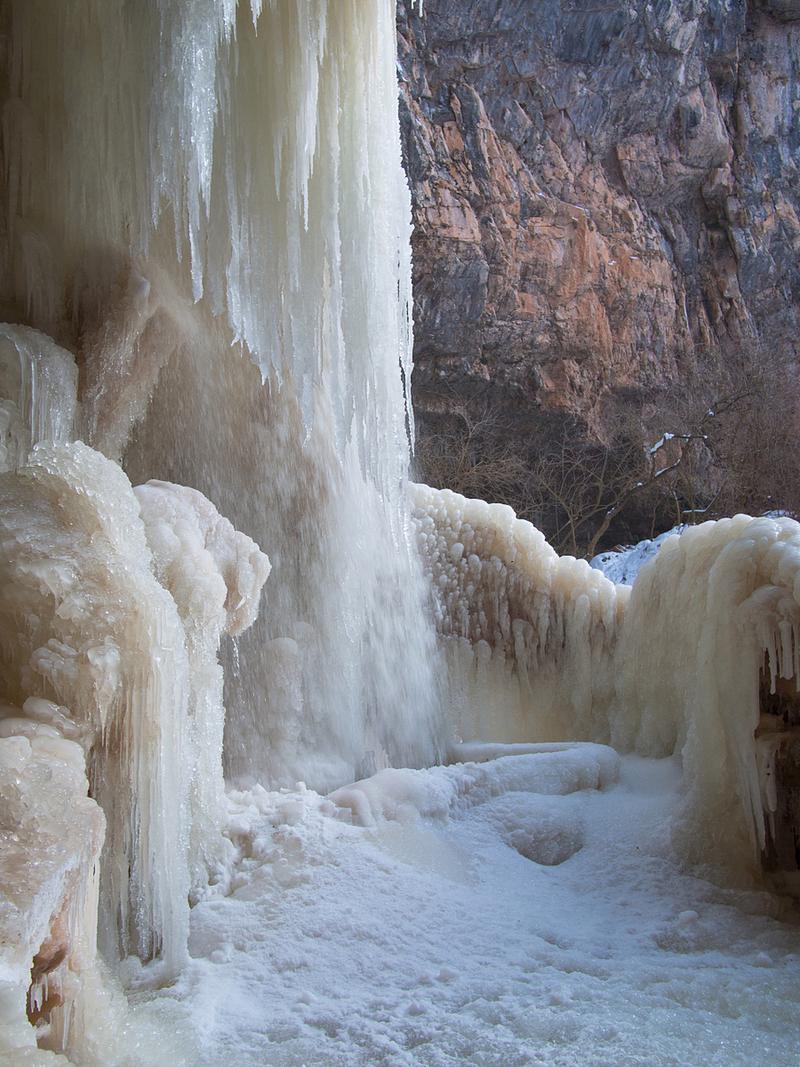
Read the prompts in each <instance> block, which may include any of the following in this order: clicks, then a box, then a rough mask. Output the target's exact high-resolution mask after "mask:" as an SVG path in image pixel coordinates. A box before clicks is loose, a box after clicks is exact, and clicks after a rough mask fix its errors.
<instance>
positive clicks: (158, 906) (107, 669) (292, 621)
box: [0, 0, 445, 975]
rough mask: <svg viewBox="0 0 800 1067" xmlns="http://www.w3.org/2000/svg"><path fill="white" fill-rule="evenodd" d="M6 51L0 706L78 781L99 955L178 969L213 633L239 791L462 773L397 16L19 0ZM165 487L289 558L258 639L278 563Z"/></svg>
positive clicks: (333, 2) (199, 845)
mask: <svg viewBox="0 0 800 1067" xmlns="http://www.w3.org/2000/svg"><path fill="white" fill-rule="evenodd" d="M3 28H4V38H5V40H6V44H7V48H6V50H5V52H4V64H3V69H2V77H3V83H2V90H0V95H2V104H3V110H2V114H3V122H2V131H0V132H1V135H2V154H3V164H4V166H3V178H4V184H3V190H2V192H3V197H4V200H5V204H6V208H7V218H6V220H5V221H6V223H7V225H6V227H5V229H4V240H3V242H2V248H1V249H0V257H1V259H2V264H1V265H2V277H3V282H4V291H3V294H2V296H3V311H4V314H5V316H6V317H8V318H9V319H11V320H12V321H13V320H17V321H18V322H19V323H23V324H24V325H20V326H12V327H8V328H5V332H4V333H3V337H2V342H3V345H2V349H0V366H2V376H1V377H0V385H2V387H3V388H2V390H1V391H2V395H3V396H4V397H6V398H7V402H6V403H5V405H4V407H3V409H2V419H3V421H2V424H0V429H2V431H3V437H2V443H3V449H4V452H3V455H4V460H3V465H4V466H7V467H9V468H12V469H13V468H16V467H19V468H20V469H19V470H17V471H16V472H14V471H13V470H12V472H11V473H9V474H7V475H4V476H3V482H2V497H3V499H2V503H3V513H2V517H1V518H0V523H2V536H3V548H4V555H3V560H2V561H1V562H0V566H2V568H3V579H4V586H3V591H2V594H0V595H1V596H2V603H0V629H2V633H3V640H2V656H3V666H4V668H7V679H6V681H5V682H4V685H5V687H6V689H5V690H4V692H3V693H2V694H0V696H2V697H3V699H4V700H7V701H9V703H10V704H13V705H14V706H16V707H19V708H20V709H21V714H20V715H16V714H15V715H12V716H9V717H8V722H9V723H11V724H12V726H10V727H8V729H13V731H16V732H17V733H18V734H19V735H20V736H27V735H29V734H31V733H34V734H36V733H37V732H38V733H42V732H43V731H44V732H46V730H45V726H46V727H47V729H53V730H56V732H57V733H59V734H61V735H63V736H69V737H70V738H74V740H75V741H76V742H77V743H79V744H80V745H81V747H82V749H83V751H84V752H86V753H87V761H86V770H87V779H88V783H89V790H90V794H91V796H92V797H93V798H94V799H95V800H96V801H97V802H98V803H99V805H100V807H101V808H102V809H103V811H104V813H105V817H106V821H107V832H106V840H105V845H104V848H103V852H102V857H101V860H100V888H99V893H100V903H99V912H100V917H99V934H100V944H101V947H102V950H103V953H104V955H105V956H106V957H107V958H108V959H111V960H115V959H117V958H118V957H119V956H120V955H124V954H126V953H128V952H133V953H135V954H137V955H139V956H140V957H141V958H142V959H143V960H148V959H151V958H153V957H156V958H158V959H159V960H160V961H161V970H160V973H161V974H162V975H168V974H170V973H174V972H175V971H176V970H177V969H178V968H179V967H180V966H181V964H182V961H183V960H184V959H185V946H186V924H187V914H188V911H187V896H188V894H189V891H190V888H191V886H192V883H193V882H195V883H199V882H200V881H201V879H202V876H203V872H204V871H205V869H206V868H207V867H208V865H209V864H211V865H212V866H213V864H214V863H215V862H216V859H217V858H218V856H219V848H220V847H221V846H220V842H219V835H218V833H217V831H218V828H219V823H220V818H221V816H220V800H221V777H220V737H221V731H222V722H223V713H222V693H221V675H220V670H219V665H218V663H217V645H218V642H219V639H220V637H221V636H222V635H223V634H224V635H225V636H224V638H223V646H224V647H223V650H222V654H223V659H224V663H225V666H226V667H227V668H228V669H227V671H226V677H225V694H224V695H225V704H226V706H227V709H228V714H227V719H226V723H225V762H226V766H227V769H228V772H229V773H230V774H231V775H233V776H236V777H239V778H244V779H249V780H252V779H255V778H266V779H269V780H270V781H272V782H274V783H280V782H291V783H293V782H294V781H295V780H296V779H297V778H298V777H304V778H307V779H308V780H309V781H310V782H312V783H314V784H316V785H318V786H320V787H330V786H333V785H338V784H340V783H341V782H342V781H346V780H352V779H353V778H355V777H358V776H359V775H362V774H367V773H370V772H371V771H372V770H375V769H377V768H380V767H383V766H386V765H387V764H389V763H390V762H396V763H416V764H420V763H423V762H425V761H427V760H431V759H433V758H435V757H436V755H437V754H438V753H439V752H441V751H442V750H443V746H444V735H445V731H444V729H443V725H442V722H441V719H440V718H439V717H438V714H437V708H438V705H437V690H436V685H435V644H434V633H433V629H432V627H431V626H430V624H429V623H428V621H427V617H426V615H425V613H424V608H423V603H424V585H423V577H422V571H421V567H420V566H419V562H418V560H417V557H416V555H415V552H414V547H413V544H412V536H411V526H410V516H409V508H408V506H407V501H406V498H405V495H404V492H403V489H402V484H401V483H402V480H403V477H404V475H405V471H406V467H407V461H408V452H409V446H408V442H409V431H410V419H411V413H410V411H409V409H408V406H407V403H406V399H405V394H404V386H403V380H404V379H403V375H405V381H408V378H409V375H410V322H409V293H410V265H409V263H410V249H409V234H410V205H409V196H408V189H407V186H406V183H405V178H404V176H403V173H402V168H401V165H400V144H399V131H398V118H397V85H396V71H395V36H394V10H393V4H392V3H391V0H379V2H376V3H375V4H370V5H367V6H366V7H365V5H364V4H362V3H360V2H359V0H307V2H305V0H304V2H302V3H297V2H296V0H270V2H269V3H265V4H262V3H260V2H259V0H251V2H250V3H246V2H240V3H236V2H234V0H231V2H228V0H202V2H201V3H199V4H189V3H185V2H182V0H156V2H154V3H153V4H151V5H148V6H147V8H146V10H145V9H142V10H140V11H138V12H137V13H136V15H135V16H134V15H133V14H132V13H131V11H130V10H129V5H128V4H127V3H125V2H124V0H110V2H107V0H82V2H81V3H80V4H68V5H60V4H59V5H56V6H55V7H53V5H52V4H50V3H49V2H46V0H41V2H40V0H33V2H29V0H10V2H9V3H8V4H7V5H6V9H5V11H4V23H3ZM58 353H63V359H61V362H60V363H59V359H60V358H61V357H59V356H58V355H57V354H58ZM70 353H74V360H73V358H72V356H71V355H70ZM15 360H16V361H17V362H16V363H15V362H14V361H15ZM76 367H77V371H76ZM9 368H10V369H9ZM59 368H60V369H59ZM56 373H58V374H61V375H62V377H61V378H60V379H58V380H56V377H55V375H56ZM24 374H28V375H29V377H28V378H25V377H24ZM62 386H63V388H62ZM45 387H46V390H49V392H48V391H46V390H45ZM76 388H77V393H78V398H79V401H80V402H79V403H76ZM43 419H44V421H42V420H43ZM48 420H49V421H48ZM73 436H78V437H80V438H83V439H85V440H86V441H87V442H88V445H90V446H92V448H93V449H96V451H93V450H92V448H89V447H87V446H86V445H83V444H67V443H66V442H68V441H69V440H70V439H71V438H72V437H73ZM37 442H44V443H42V444H39V445H38V447H37V448H36V449H35V450H34V452H33V453H32V455H31V457H30V459H29V458H28V452H29V450H30V448H31V446H32V445H34V444H37ZM100 453H103V455H104V456H105V457H107V458H105V459H104V458H103V455H101V454H100ZM112 460H114V461H118V462H119V463H120V464H121V467H122V469H123V470H125V472H126V473H127V475H128V478H126V477H125V475H124V474H123V473H122V470H121V469H120V467H118V466H116V465H115V463H113V462H111V461H112ZM154 477H159V478H162V479H165V480H169V481H170V482H172V483H175V482H179V483H182V484H184V485H192V486H194V487H195V488H196V489H197V490H199V492H202V493H204V494H205V497H207V498H208V500H211V501H213V503H214V505H216V507H217V508H219V511H220V513H221V514H225V515H226V516H228V518H229V519H230V520H231V521H232V522H233V526H235V527H236V529H238V530H244V531H246V533H247V534H248V535H249V537H252V538H254V539H255V540H256V541H257V542H258V543H259V544H263V545H264V546H265V548H267V550H268V551H269V553H270V556H271V558H272V560H273V564H274V573H273V575H272V578H271V583H270V584H271V586H273V589H272V595H271V597H270V609H269V611H262V612H260V613H259V614H258V618H257V619H256V620H255V622H254V624H253V626H252V628H251V634H252V636H251V635H250V634H248V635H246V636H243V637H242V638H239V637H237V635H238V634H239V633H240V632H241V630H242V629H243V628H244V626H245V625H246V623H249V622H250V621H251V620H252V618H253V617H254V616H255V614H256V604H257V602H258V588H259V587H260V584H261V583H262V582H263V579H264V577H265V576H266V566H267V564H266V559H265V557H263V556H262V555H261V554H260V553H259V552H258V550H257V549H256V547H255V543H254V542H253V541H251V540H249V537H245V536H244V535H238V534H236V533H235V531H234V529H233V526H231V527H228V526H226V525H225V523H224V520H222V519H221V518H219V516H218V514H217V512H216V510H214V509H213V508H212V505H211V504H209V503H208V501H207V500H205V499H204V498H203V497H201V496H200V495H199V493H198V494H197V495H194V494H193V493H192V491H191V490H183V489H181V488H178V487H171V488H168V487H167V486H166V485H165V484H164V483H161V484H159V485H154V484H153V483H150V484H148V485H147V486H145V487H144V488H142V489H140V491H139V495H138V500H137V497H136V496H134V495H133V494H132V492H131V488H130V481H129V479H130V480H131V481H134V482H137V481H139V482H144V481H148V480H149V479H152V478H154ZM140 507H141V511H142V512H143V514H144V520H145V522H144V524H143V523H142V519H141V517H140ZM145 530H146V536H145ZM148 540H149V545H148ZM6 690H7V691H6ZM31 700H33V701H34V702H38V703H33V704H32V703H31ZM42 702H47V706H50V705H52V706H53V708H54V709H55V710H54V711H53V712H52V715H51V718H50V720H49V721H48V723H46V724H40V725H38V726H37V725H36V722H37V721H38V720H36V717H35V714H34V711H35V710H36V709H37V708H38V709H39V712H41V709H42V707H44V706H45V704H44V703H42ZM31 709H34V711H32V710H31ZM37 714H38V712H37ZM31 723H34V725H31ZM3 787H4V784H3ZM215 835H216V836H215ZM195 888H196V889H199V888H200V886H199V885H197V884H196V885H195ZM31 936H32V937H33V935H31ZM37 936H38V935H37ZM33 939H34V940H35V937H33ZM26 950H27V949H26Z"/></svg>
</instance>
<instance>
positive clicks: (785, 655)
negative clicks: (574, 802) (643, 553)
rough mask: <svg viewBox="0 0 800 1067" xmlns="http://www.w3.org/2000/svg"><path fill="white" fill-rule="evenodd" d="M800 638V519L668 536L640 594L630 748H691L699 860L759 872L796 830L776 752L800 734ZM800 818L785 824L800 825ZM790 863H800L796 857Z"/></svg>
mask: <svg viewBox="0 0 800 1067" xmlns="http://www.w3.org/2000/svg"><path fill="white" fill-rule="evenodd" d="M798 637H800V525H798V523H796V522H795V521H794V520H792V519H788V518H776V519H771V518H755V519H754V518H750V517H749V516H747V515H737V516H735V517H734V518H732V519H722V520H720V521H718V522H706V523H703V524H702V525H701V526H695V527H690V528H689V529H687V530H686V531H685V532H684V533H683V534H682V535H681V536H680V537H673V538H669V539H668V540H667V541H665V543H664V544H663V545H662V547H661V550H660V551H659V553H658V555H657V556H656V557H655V559H654V560H653V561H652V562H651V563H649V564H647V566H645V567H644V568H643V569H642V570H641V572H640V574H639V576H638V578H637V580H636V582H635V584H634V586H633V590H632V594H631V599H630V602H629V604H628V609H627V612H626V617H625V624H624V627H623V631H622V635H621V639H620V643H619V647H618V650H617V656H616V671H617V686H618V694H619V695H618V703H619V707H620V709H621V712H625V713H626V715H624V716H623V715H622V714H621V716H620V717H621V721H622V723H623V726H624V728H623V730H622V731H621V732H620V735H619V743H620V744H623V745H635V746H636V748H637V749H638V750H639V751H641V752H647V753H650V754H654V755H659V754H664V753H666V752H669V751H671V750H672V749H673V748H674V749H676V750H677V751H679V752H681V753H682V756H683V764H684V773H685V776H686V782H687V786H688V791H687V795H686V798H685V803H684V811H683V818H682V826H681V828H680V830H679V834H680V838H681V840H682V844H683V848H684V851H685V853H686V854H687V855H688V857H689V858H690V859H691V860H692V861H694V862H708V863H712V864H713V863H715V862H717V863H719V862H723V863H725V864H726V865H727V866H729V867H734V868H735V869H739V870H740V871H741V870H743V869H749V870H750V871H751V872H754V871H757V870H758V868H759V866H760V860H761V857H762V854H766V855H767V859H769V854H770V853H771V852H772V851H773V850H774V846H775V838H776V836H777V835H778V833H779V832H782V833H785V832H786V828H785V827H784V828H783V829H782V830H779V827H778V826H777V825H776V815H777V803H778V802H777V796H776V795H775V792H774V788H773V787H770V783H769V780H768V777H769V776H768V771H769V768H770V761H771V757H770V755H769V754H770V753H777V752H778V751H779V750H780V749H781V748H785V747H786V746H791V745H792V743H793V740H792V739H793V736H795V737H796V732H795V734H794V735H793V734H792V731H791V727H792V726H796V725H797V722H798V715H797V700H798V698H797V691H798V683H800V670H798V666H800V661H799V660H798V657H799V656H800V645H799V644H798ZM789 679H791V682H789ZM779 689H780V690H781V691H782V692H783V695H784V698H785V699H784V703H783V706H782V707H779V706H777V704H776V701H775V697H776V696H777V691H778V690H779ZM770 694H772V695H773V696H772V697H771V696H770ZM789 780H790V779H789ZM787 784H788V782H783V783H782V788H783V787H785V786H786V785H787ZM784 799H785V798H782V803H783V802H784ZM798 814H800V813H799V812H798V811H797V810H795V811H794V812H789V811H783V812H782V818H783V819H788V820H790V822H791V823H793V824H794V826H795V827H796V825H797V821H798ZM789 835H790V836H791V829H790V830H789ZM792 851H794V850H792ZM772 858H773V859H777V857H775V856H773V857H772ZM784 860H790V866H791V867H793V868H794V867H796V865H797V857H796V855H792V856H791V857H788V856H785V857H784Z"/></svg>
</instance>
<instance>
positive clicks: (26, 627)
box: [0, 443, 188, 971]
mask: <svg viewBox="0 0 800 1067" xmlns="http://www.w3.org/2000/svg"><path fill="white" fill-rule="evenodd" d="M0 537H1V538H2V556H1V557H0V574H2V590H1V591H0V631H1V632H2V634H3V642H2V653H3V676H4V681H3V684H4V694H3V695H4V699H5V700H7V701H9V702H10V703H13V704H16V705H17V706H19V707H23V706H25V703H26V701H29V698H31V697H33V698H37V699H40V700H48V701H52V702H54V703H55V704H56V705H58V706H59V707H60V708H61V709H62V711H61V712H59V715H60V716H61V718H62V719H63V722H64V726H63V727H62V729H63V730H64V731H65V732H66V733H67V736H74V737H76V738H79V739H80V740H81V741H82V743H83V745H84V747H85V749H86V751H87V754H88V776H89V780H90V783H91V786H92V795H93V796H94V798H95V799H96V800H97V802H98V803H99V804H100V806H101V807H102V809H103V811H104V813H105V816H106V821H107V832H106V842H105V847H104V850H103V863H102V878H101V916H100V943H101V945H102V947H103V948H104V951H105V952H106V953H107V955H108V956H109V957H110V958H112V959H115V958H118V957H119V956H125V955H128V954H129V953H130V952H135V953H137V954H139V955H141V956H142V958H144V959H150V958H152V957H154V956H156V955H160V956H161V957H162V958H163V959H164V962H165V964H166V966H167V968H168V969H170V970H173V971H174V970H175V969H177V968H178V967H179V966H180V965H181V962H182V960H183V958H184V954H185V941H186V924H187V921H188V911H187V905H186V896H187V893H188V875H187V866H186V834H187V822H186V811H185V799H184V794H185V791H186V775H187V769H188V768H187V767H186V764H185V759H184V756H185V747H186V737H185V733H186V702H187V691H188V661H187V655H186V648H185V639H184V631H183V627H182V625H181V621H180V618H179V616H178V612H177V610H176V607H175V602H174V601H173V599H172V597H171V596H170V595H169V594H168V593H167V592H166V590H164V589H163V588H162V587H161V586H160V585H159V583H158V582H157V581H156V579H155V577H154V576H153V573H152V571H151V559H150V552H149V550H148V547H147V543H146V541H145V535H144V528H143V526H142V523H141V520H140V518H139V508H138V505H137V502H136V497H135V496H134V495H133V492H132V490H131V487H130V483H129V482H128V480H127V478H126V477H125V475H124V474H123V472H122V471H121V470H120V469H119V467H117V466H116V465H115V464H114V463H112V462H111V461H109V460H107V459H105V458H104V457H103V456H101V455H100V454H99V453H97V452H94V451H93V450H92V449H90V448H88V447H87V446H86V445H83V444H80V443H76V444H72V445H61V446H53V445H48V444H41V445H38V446H37V447H36V449H35V450H34V452H33V455H32V457H31V462H30V463H29V464H28V465H27V466H25V467H22V468H20V470H19V471H18V472H16V473H7V474H4V475H2V476H0ZM58 725H59V724H58V723H56V724H55V728H58ZM182 858H183V859H182Z"/></svg>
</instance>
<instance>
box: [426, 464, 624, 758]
mask: <svg viewBox="0 0 800 1067" xmlns="http://www.w3.org/2000/svg"><path fill="white" fill-rule="evenodd" d="M410 493H411V500H412V504H413V508H414V512H413V513H414V519H415V525H416V528H417V539H418V544H419V548H420V552H421V555H422V557H423V559H425V561H426V569H427V573H428V574H429V576H430V581H431V588H432V596H433V610H434V614H435V619H436V625H437V630H438V632H439V634H440V635H441V638H442V645H443V648H444V654H445V658H446V660H447V678H448V681H447V686H448V707H449V711H450V719H451V721H452V722H453V724H454V726H455V728H456V730H457V731H458V732H459V733H461V734H462V735H463V737H464V739H465V740H476V739H486V738H491V739H492V740H497V741H533V740H541V741H547V740H550V741H555V740H563V739H565V738H584V739H592V740H596V741H609V740H612V741H613V740H614V739H615V733H616V730H615V722H614V717H613V715H612V707H613V704H614V700H615V674H614V662H613V657H614V650H615V647H616V642H617V639H618V636H619V632H620V627H621V623H622V619H623V615H624V609H625V605H626V603H627V600H628V596H629V591H628V590H627V589H625V588H623V587H622V586H615V585H614V584H613V583H612V582H609V581H608V579H606V578H605V577H604V576H603V575H602V574H600V573H599V572H598V571H595V570H592V568H591V567H590V566H589V564H588V563H586V562H585V561H584V560H575V559H572V558H571V557H569V556H563V557H560V556H558V555H557V554H556V552H555V551H554V549H553V548H551V546H550V545H549V544H548V543H547V541H546V540H545V538H544V535H543V534H542V533H540V531H539V530H537V529H536V528H535V527H534V526H532V525H531V524H530V523H529V522H525V521H523V520H520V519H517V517H516V516H515V514H514V512H513V511H512V510H511V508H509V507H506V506H505V505H502V504H487V503H485V502H484V501H482V500H468V499H466V498H464V497H462V496H460V495H458V494H457V493H453V492H450V491H449V490H446V489H444V490H438V489H431V488H429V487H428V486H424V485H414V486H412V487H411V489H410Z"/></svg>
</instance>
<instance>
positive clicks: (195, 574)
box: [134, 481, 270, 888]
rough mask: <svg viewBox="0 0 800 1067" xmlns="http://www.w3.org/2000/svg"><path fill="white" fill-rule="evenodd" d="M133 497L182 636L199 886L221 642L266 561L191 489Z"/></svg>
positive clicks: (212, 848)
mask: <svg viewBox="0 0 800 1067" xmlns="http://www.w3.org/2000/svg"><path fill="white" fill-rule="evenodd" d="M134 492H135V494H136V498H137V500H138V502H139V507H140V509H141V514H142V520H143V521H144V525H145V532H146V536H147V542H148V545H149V547H150V549H151V551H152V553H153V560H154V564H155V573H156V577H157V578H158V579H159V581H160V582H161V584H162V585H163V586H164V587H165V589H168V590H169V592H170V593H171V594H172V597H173V599H174V600H175V603H176V605H177V608H178V612H179V614H180V617H181V621H182V622H183V626H184V630H185V634H186V651H187V656H188V668H189V674H188V688H189V700H188V703H189V706H188V723H187V729H188V737H187V742H186V743H187V744H188V745H189V746H190V748H191V755H190V756H189V758H188V761H187V762H188V763H189V767H190V775H189V779H190V780H189V809H190V811H189V825H190V845H189V858H190V867H191V877H192V883H193V885H194V886H195V887H196V888H200V887H201V886H202V885H204V884H205V882H206V881H207V878H208V874H209V871H210V869H211V868H212V867H213V866H214V863H215V861H219V859H220V852H221V849H222V844H223V839H222V828H223V823H224V818H225V799H224V798H225V787H224V781H223V775H222V736H223V728H224V724H225V708H224V706H223V703H222V681H223V679H222V667H221V666H220V663H219V661H218V658H217V653H218V651H219V644H220V639H221V637H222V634H223V633H228V634H231V635H234V636H235V635H237V634H240V633H241V632H242V631H244V630H246V629H247V627H248V626H250V625H251V624H252V623H253V621H254V620H255V618H256V615H257V613H258V607H259V599H260V596H261V589H262V587H263V585H264V582H265V581H266V580H267V577H268V576H269V571H270V564H269V560H268V559H267V557H266V556H265V555H264V553H263V552H261V550H260V549H259V547H258V545H256V544H255V542H254V541H252V540H251V539H250V538H249V537H247V536H246V535H245V534H242V533H239V532H238V531H237V530H234V528H233V526H231V524H230V523H229V522H228V520H227V519H225V518H223V516H221V515H220V514H219V512H218V511H217V509H216V508H215V507H214V505H213V504H212V503H211V502H210V501H208V500H206V498H205V497H204V496H203V495H202V493H198V492H197V490H196V489H188V488H186V487H185V486H181V485H171V484H170V483H169V482H155V481H151V482H147V483H146V484H145V485H140V486H137V487H136V489H135V490H134Z"/></svg>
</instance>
